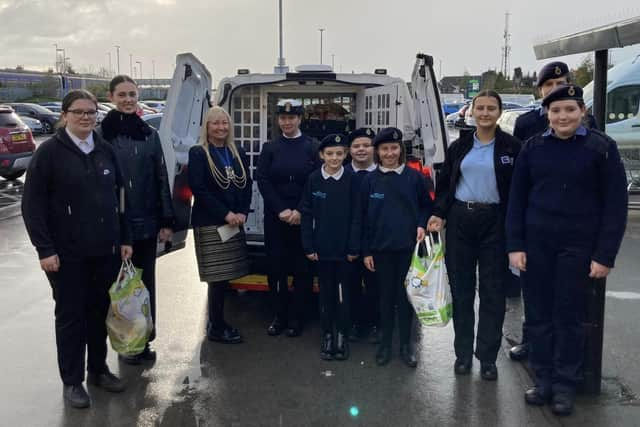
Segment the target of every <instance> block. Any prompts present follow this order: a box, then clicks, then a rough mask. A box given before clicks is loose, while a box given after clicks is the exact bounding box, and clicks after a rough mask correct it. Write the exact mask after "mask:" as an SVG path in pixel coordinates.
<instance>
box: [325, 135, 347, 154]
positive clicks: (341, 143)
mask: <svg viewBox="0 0 640 427" xmlns="http://www.w3.org/2000/svg"><path fill="white" fill-rule="evenodd" d="M327 147H345V148H347V147H348V145H347V137H346V136H344V135H342V134H339V133H332V134H330V135H327V136H325V137H324V138H322V141H321V142H320V146H319V147H318V151H322V150H324V149H325V148H327Z"/></svg>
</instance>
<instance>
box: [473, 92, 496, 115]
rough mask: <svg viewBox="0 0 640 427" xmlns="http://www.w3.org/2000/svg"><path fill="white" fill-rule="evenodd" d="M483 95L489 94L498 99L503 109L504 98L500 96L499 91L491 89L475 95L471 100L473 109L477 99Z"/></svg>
mask: <svg viewBox="0 0 640 427" xmlns="http://www.w3.org/2000/svg"><path fill="white" fill-rule="evenodd" d="M481 96H489V97H491V98H495V99H496V101H498V109H499V110H500V111H502V98H500V95H499V94H498V92H496V91H495V90H491V89H485V90H481V91H480V92H478V94H477V95H476V96H474V97H473V100H472V101H471V111H473V107H474V106H475V105H476V99H478V98H480V97H481Z"/></svg>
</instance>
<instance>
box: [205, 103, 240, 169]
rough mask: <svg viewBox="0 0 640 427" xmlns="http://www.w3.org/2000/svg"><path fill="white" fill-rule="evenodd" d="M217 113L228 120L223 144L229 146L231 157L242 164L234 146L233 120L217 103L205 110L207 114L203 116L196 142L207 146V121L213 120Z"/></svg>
mask: <svg viewBox="0 0 640 427" xmlns="http://www.w3.org/2000/svg"><path fill="white" fill-rule="evenodd" d="M219 115H222V116H224V117H225V118H226V119H227V121H228V122H229V134H228V135H227V139H226V140H225V141H224V145H226V146H227V147H228V148H229V151H231V153H232V154H233V157H235V158H236V159H238V161H240V164H242V161H241V159H240V153H239V152H238V149H237V148H236V144H235V142H234V138H233V129H234V127H233V121H232V120H231V116H230V115H229V113H227V110H225V109H224V108H222V107H218V106H217V105H214V106H213V107H211V108H209V111H207V114H206V115H205V116H204V121H203V122H202V128H201V129H200V138H199V139H198V144H200V145H202V146H203V147H205V148H207V146H208V145H209V139H208V136H209V135H208V134H207V123H209V122H211V121H213V120H214V119H215V117H216V116H219Z"/></svg>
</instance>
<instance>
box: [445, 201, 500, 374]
mask: <svg viewBox="0 0 640 427" xmlns="http://www.w3.org/2000/svg"><path fill="white" fill-rule="evenodd" d="M445 261H446V264H447V272H448V274H449V283H450V284H451V296H452V298H453V327H454V330H455V339H454V347H455V352H456V357H457V358H458V359H464V360H471V358H472V357H473V353H474V352H473V336H474V326H475V312H474V301H475V297H476V267H477V270H478V273H479V283H478V293H479V297H480V308H479V310H478V333H477V336H476V351H475V355H476V357H477V358H478V359H480V361H482V362H495V361H496V358H497V356H498V350H499V349H500V344H501V341H502V325H503V323H504V313H505V309H506V302H505V298H506V297H505V289H504V274H505V269H506V268H507V262H508V261H507V255H506V252H505V243H504V226H503V220H502V217H501V214H500V210H499V208H498V206H497V205H495V206H491V207H479V208H473V209H469V208H468V207H467V206H466V204H464V203H462V202H455V203H454V204H453V206H452V207H451V210H450V212H449V215H448V216H447V233H446V251H445Z"/></svg>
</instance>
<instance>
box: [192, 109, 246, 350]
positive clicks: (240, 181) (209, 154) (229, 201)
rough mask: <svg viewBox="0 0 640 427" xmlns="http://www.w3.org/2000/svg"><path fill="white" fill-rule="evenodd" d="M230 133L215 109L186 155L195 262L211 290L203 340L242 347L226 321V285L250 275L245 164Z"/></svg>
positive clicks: (222, 114) (226, 118)
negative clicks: (206, 338)
mask: <svg viewBox="0 0 640 427" xmlns="http://www.w3.org/2000/svg"><path fill="white" fill-rule="evenodd" d="M232 129H233V125H232V123H231V117H230V116H229V114H228V113H227V112H226V111H225V110H224V109H223V108H220V107H217V106H216V107H213V108H211V109H210V110H209V111H208V112H207V115H206V117H205V122H204V125H203V126H202V132H201V133H200V140H199V143H198V145H195V146H193V147H191V149H190V150H189V185H190V186H191V191H192V192H193V197H194V203H193V209H192V212H191V224H192V225H193V235H194V238H195V247H196V258H197V260H198V271H199V272H200V280H201V281H203V282H207V283H208V285H209V293H208V299H209V321H208V323H207V337H208V338H209V340H211V341H218V342H223V343H228V344H229V343H231V344H233V343H239V342H242V336H241V335H240V333H239V332H238V330H237V329H235V328H233V327H231V326H230V325H229V324H228V323H226V322H225V320H224V293H225V289H226V288H227V287H228V285H229V280H232V279H236V278H238V277H242V276H244V275H246V274H247V273H248V271H249V263H248V260H247V249H246V242H245V235H244V230H243V225H244V223H245V221H246V219H247V215H248V214H249V206H250V204H251V178H250V177H249V166H248V159H247V156H246V154H245V152H244V150H242V148H241V147H239V146H236V145H235V144H234V142H233V133H232ZM234 232H236V233H235V234H233V233H234ZM230 234H233V236H231V237H229V235H230Z"/></svg>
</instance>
